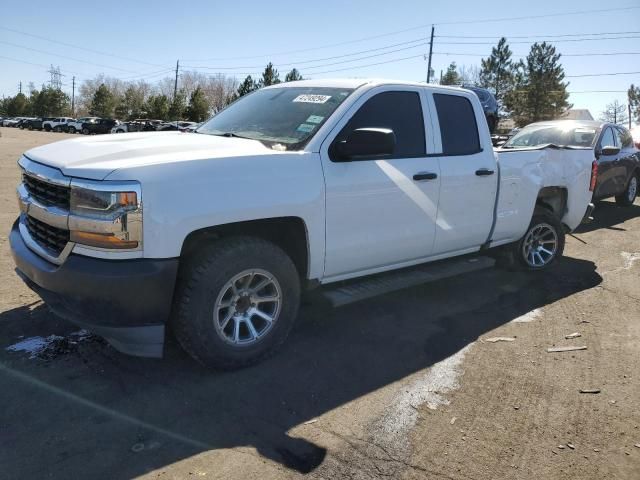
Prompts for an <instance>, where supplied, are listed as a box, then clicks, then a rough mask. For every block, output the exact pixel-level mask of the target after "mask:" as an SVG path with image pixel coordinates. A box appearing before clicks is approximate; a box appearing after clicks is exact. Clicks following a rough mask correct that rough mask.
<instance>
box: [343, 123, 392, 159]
mask: <svg viewBox="0 0 640 480" xmlns="http://www.w3.org/2000/svg"><path fill="white" fill-rule="evenodd" d="M395 148H396V135H395V133H393V130H391V129H389V128H357V129H356V130H353V131H352V132H351V133H349V135H348V136H347V138H346V139H345V140H342V141H341V142H338V143H336V144H335V153H336V154H337V155H336V156H337V160H338V161H351V160H370V159H373V158H381V157H385V156H388V155H392V154H393V151H394V150H395Z"/></svg>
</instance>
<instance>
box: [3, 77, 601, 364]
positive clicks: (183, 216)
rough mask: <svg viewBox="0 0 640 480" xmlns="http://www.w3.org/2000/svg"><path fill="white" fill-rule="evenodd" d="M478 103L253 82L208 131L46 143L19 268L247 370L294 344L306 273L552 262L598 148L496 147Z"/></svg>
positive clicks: (415, 88)
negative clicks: (504, 260)
mask: <svg viewBox="0 0 640 480" xmlns="http://www.w3.org/2000/svg"><path fill="white" fill-rule="evenodd" d="M436 118H437V121H433V122H432V121H431V119H436ZM482 118H484V114H483V110H482V106H481V104H480V101H479V100H478V97H477V96H476V95H475V94H473V93H472V92H469V91H466V90H463V89H460V88H448V87H441V86H435V85H427V84H420V83H409V82H397V81H393V82H385V81H380V80H372V81H366V80H362V79H349V80H321V79H320V80H306V81H300V82H287V83H282V84H278V85H274V86H270V87H265V88H263V89H260V90H257V91H256V92H254V93H252V94H251V95H246V96H245V97H242V98H240V99H239V100H237V101H236V102H235V103H233V104H232V105H230V106H229V107H227V108H226V109H225V110H223V111H222V112H219V113H218V114H217V115H215V116H214V117H213V118H211V119H210V120H209V121H208V122H206V123H205V124H204V125H202V126H201V127H200V128H199V129H198V133H199V134H198V135H183V134H181V133H179V132H155V133H146V134H145V133H139V134H137V135H135V136H131V138H129V139H127V141H122V142H118V141H110V142H104V141H102V139H99V138H86V139H85V138H82V139H75V140H67V141H65V142H61V143H54V144H48V145H43V146H40V147H36V148H34V149H31V150H30V151H28V152H26V154H25V155H24V156H22V157H21V158H20V160H19V162H18V163H19V165H20V167H21V169H22V171H23V177H22V178H23V183H22V184H21V185H20V186H19V187H18V196H19V202H20V211H21V214H20V217H19V220H18V221H16V223H15V224H14V226H13V228H12V230H11V233H10V244H11V251H12V254H13V258H14V260H15V262H16V266H17V272H18V273H19V275H20V276H21V277H22V278H23V279H24V280H25V281H26V283H27V285H28V286H30V287H31V288H32V289H34V290H35V291H36V292H38V293H40V295H41V296H42V297H43V298H44V299H45V301H46V302H47V303H48V304H49V306H50V307H51V308H52V309H53V310H54V311H55V312H57V313H58V314H60V315H63V316H64V317H65V318H66V319H68V320H70V321H73V322H77V323H79V324H81V325H82V326H83V327H84V328H87V329H88V330H90V331H93V332H95V333H97V334H99V335H103V336H104V337H106V338H107V339H108V341H109V342H111V343H112V344H113V345H114V347H115V348H117V349H119V350H121V351H123V352H126V353H130V354H134V355H142V356H156V357H157V356H160V355H162V351H163V344H164V338H165V330H166V328H167V324H168V323H170V324H171V326H172V329H173V331H174V332H175V334H176V336H177V338H178V340H179V341H180V343H181V345H182V346H183V347H184V348H185V350H186V351H187V352H189V353H190V354H191V355H192V356H193V357H194V358H195V359H197V360H198V361H200V362H202V363H203V364H206V365H209V366H212V367H218V368H237V367H240V366H244V365H247V364H250V363H254V362H257V361H259V360H260V359H262V358H264V357H265V356H266V355H268V354H269V353H271V352H272V351H274V350H275V349H276V348H277V347H278V346H279V345H280V344H282V342H283V341H284V340H285V338H286V337H287V335H288V333H289V331H290V330H291V328H292V326H293V323H294V321H295V319H296V316H297V311H298V305H299V300H300V293H301V290H302V289H304V288H311V287H314V286H317V287H319V288H317V289H316V291H318V292H319V293H324V294H325V295H330V294H331V293H333V294H334V297H333V298H334V299H335V298H336V297H335V295H336V292H337V294H338V295H340V292H342V291H343V290H341V289H343V288H344V287H343V284H342V283H341V281H343V280H347V279H350V280H351V281H352V283H354V282H357V281H359V282H364V283H360V285H369V287H368V288H369V292H370V291H371V288H372V287H371V284H372V282H370V280H368V279H367V278H366V277H367V276H369V275H372V274H376V273H380V272H384V271H390V270H397V269H401V268H404V267H409V266H413V265H418V264H423V263H428V262H432V261H435V260H443V259H449V263H445V264H442V263H441V264H440V265H439V266H436V267H433V266H431V267H421V268H423V269H424V268H427V269H428V268H439V269H440V270H438V271H439V272H441V274H442V275H453V274H454V272H458V273H459V272H461V271H463V272H468V271H470V269H472V268H477V267H475V265H485V266H486V265H487V263H486V262H491V260H489V259H487V258H486V257H484V258H477V257H476V258H472V259H471V261H470V260H469V259H468V257H459V256H460V255H465V254H474V253H476V254H477V253H482V254H484V253H485V252H494V254H496V255H498V253H499V252H504V253H509V258H511V259H513V261H514V262H517V264H518V265H520V266H521V267H522V268H523V269H527V270H541V269H544V268H547V267H549V266H550V265H552V264H553V263H554V261H555V260H556V259H557V258H558V257H560V256H561V255H562V252H563V248H564V238H565V231H572V230H573V229H575V228H576V227H577V226H578V225H579V224H580V223H581V221H582V220H583V218H584V217H585V215H588V214H589V213H590V211H591V208H592V205H590V200H591V196H592V192H591V191H590V190H589V185H590V175H591V174H592V169H591V162H592V160H593V155H594V152H593V149H588V148H585V149H577V150H576V149H569V148H566V149H564V148H544V147H540V148H523V149H515V148H514V149H510V150H505V151H503V152H501V153H495V152H494V150H493V149H492V147H491V139H490V136H489V129H488V128H487V125H486V122H483V121H481V120H482ZM425 125H428V126H427V127H426V128H425ZM239 189H240V191H241V193H240V194H239ZM34 202H36V203H38V204H40V205H45V206H43V207H38V208H37V209H35V208H31V207H32V205H33V204H34ZM32 210H33V211H34V212H37V217H36V216H34V215H32V214H31V212H32ZM65 214H66V215H67V216H65ZM497 247H500V250H490V249H493V248H497ZM454 257H458V258H454ZM447 266H448V267H447ZM178 271H180V275H178ZM421 271H423V272H426V271H429V270H421ZM432 271H433V270H432ZM428 275H430V274H428ZM394 278H396V282H397V285H404V286H406V285H407V281H408V279H413V280H412V281H413V282H414V283H415V278H416V277H415V271H414V270H412V271H411V272H409V273H408V274H407V273H406V271H403V272H396V276H395V277H394ZM419 278H422V279H424V278H425V274H424V273H423V274H422V276H420V277H419ZM356 279H359V280H356ZM398 279H399V280H398ZM367 282H368V283H367ZM356 286H357V284H356ZM353 288H355V290H353ZM385 288H388V284H385ZM396 288H397V287H396ZM351 291H359V290H358V289H357V288H356V287H353V286H352V290H351ZM360 291H361V290H360ZM343 297H344V294H343ZM172 312H173V313H172ZM389 334H390V335H392V334H393V329H390V330H389Z"/></svg>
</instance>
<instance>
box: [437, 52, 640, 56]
mask: <svg viewBox="0 0 640 480" xmlns="http://www.w3.org/2000/svg"><path fill="white" fill-rule="evenodd" d="M433 54H434V55H459V56H461V57H489V55H487V54H486V53H463V52H433ZM512 55H515V56H517V57H525V56H527V55H529V54H528V53H515V52H513V53H512ZM560 55H561V56H563V57H599V56H617V55H640V52H605V53H597V52H595V53H561V54H560Z"/></svg>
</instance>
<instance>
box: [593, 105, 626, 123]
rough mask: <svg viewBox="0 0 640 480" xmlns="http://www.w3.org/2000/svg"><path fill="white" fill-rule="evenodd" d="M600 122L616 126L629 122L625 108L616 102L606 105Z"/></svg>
mask: <svg viewBox="0 0 640 480" xmlns="http://www.w3.org/2000/svg"><path fill="white" fill-rule="evenodd" d="M600 120H602V121H603V122H609V123H615V124H617V125H622V124H624V123H626V122H627V121H628V120H629V115H627V106H626V105H625V104H623V103H620V102H619V101H618V100H614V101H613V102H611V103H608V104H607V106H606V108H605V109H604V110H603V112H602V113H601V114H600Z"/></svg>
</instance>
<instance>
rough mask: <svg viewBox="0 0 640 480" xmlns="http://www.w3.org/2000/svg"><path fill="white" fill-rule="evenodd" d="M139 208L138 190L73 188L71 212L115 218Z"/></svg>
mask: <svg viewBox="0 0 640 480" xmlns="http://www.w3.org/2000/svg"><path fill="white" fill-rule="evenodd" d="M137 208H138V195H137V194H136V192H100V191H96V190H89V189H86V188H80V187H72V188H71V213H72V214H74V215H86V216H95V217H97V218H100V219H105V218H113V217H114V216H119V215H121V214H123V213H126V212H128V211H131V210H135V209H137Z"/></svg>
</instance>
